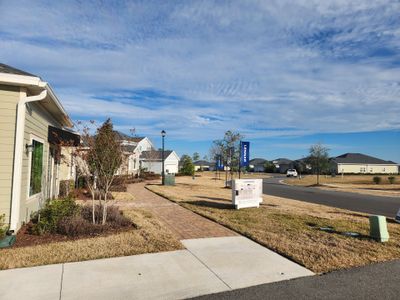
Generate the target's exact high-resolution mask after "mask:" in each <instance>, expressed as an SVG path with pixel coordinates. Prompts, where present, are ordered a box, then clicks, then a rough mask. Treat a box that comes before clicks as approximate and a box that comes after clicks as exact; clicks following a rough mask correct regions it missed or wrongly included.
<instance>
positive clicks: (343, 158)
mask: <svg viewBox="0 0 400 300" xmlns="http://www.w3.org/2000/svg"><path fill="white" fill-rule="evenodd" d="M333 160H334V161H336V163H343V164H376V165H397V163H395V162H393V161H389V160H383V159H380V158H376V157H373V156H369V155H365V154H362V153H345V154H342V155H339V156H337V157H335V158H334V159H333Z"/></svg>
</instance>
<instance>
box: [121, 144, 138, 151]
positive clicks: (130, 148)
mask: <svg viewBox="0 0 400 300" xmlns="http://www.w3.org/2000/svg"><path fill="white" fill-rule="evenodd" d="M135 148H136V146H133V145H122V146H121V149H122V151H123V152H133V151H135Z"/></svg>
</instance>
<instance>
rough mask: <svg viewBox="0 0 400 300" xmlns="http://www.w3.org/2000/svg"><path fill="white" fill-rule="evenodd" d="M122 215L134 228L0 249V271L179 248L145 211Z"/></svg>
mask: <svg viewBox="0 0 400 300" xmlns="http://www.w3.org/2000/svg"><path fill="white" fill-rule="evenodd" d="M125 214H126V215H127V216H128V217H130V218H131V219H132V220H133V222H134V223H135V224H136V225H137V227H138V228H137V229H132V230H131V231H127V232H123V233H118V234H114V235H109V236H104V237H95V238H87V239H81V240H75V241H69V242H58V243H51V244H45V245H40V246H29V247H21V248H14V249H13V248H9V249H1V250H0V269H11V268H20V267H32V266H39V265H47V264H55V263H64V262H74V261H84V260H90V259H99V258H108V257H117V256H126V255H135V254H142V253H153V252H160V251H172V250H178V249H183V246H182V244H181V243H180V242H179V241H178V240H177V239H176V238H175V237H174V236H173V235H172V234H171V233H170V232H169V230H167V229H166V228H165V227H164V226H163V225H161V223H160V222H159V221H158V220H157V219H155V218H154V217H153V216H152V215H151V214H150V213H149V212H147V211H143V210H130V211H125Z"/></svg>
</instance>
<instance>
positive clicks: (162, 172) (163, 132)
mask: <svg viewBox="0 0 400 300" xmlns="http://www.w3.org/2000/svg"><path fill="white" fill-rule="evenodd" d="M165 135H166V132H165V130H162V131H161V137H162V152H161V164H162V166H161V168H162V169H161V184H162V185H165V173H164V137H165Z"/></svg>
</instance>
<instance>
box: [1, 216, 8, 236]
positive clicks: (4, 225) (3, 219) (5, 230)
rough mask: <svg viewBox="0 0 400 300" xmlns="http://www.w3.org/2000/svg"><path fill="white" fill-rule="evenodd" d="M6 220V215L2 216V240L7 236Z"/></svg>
mask: <svg viewBox="0 0 400 300" xmlns="http://www.w3.org/2000/svg"><path fill="white" fill-rule="evenodd" d="M5 218H6V216H5V215H0V239H2V238H3V237H5V236H6V233H7V230H8V228H7V226H6V223H5Z"/></svg>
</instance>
